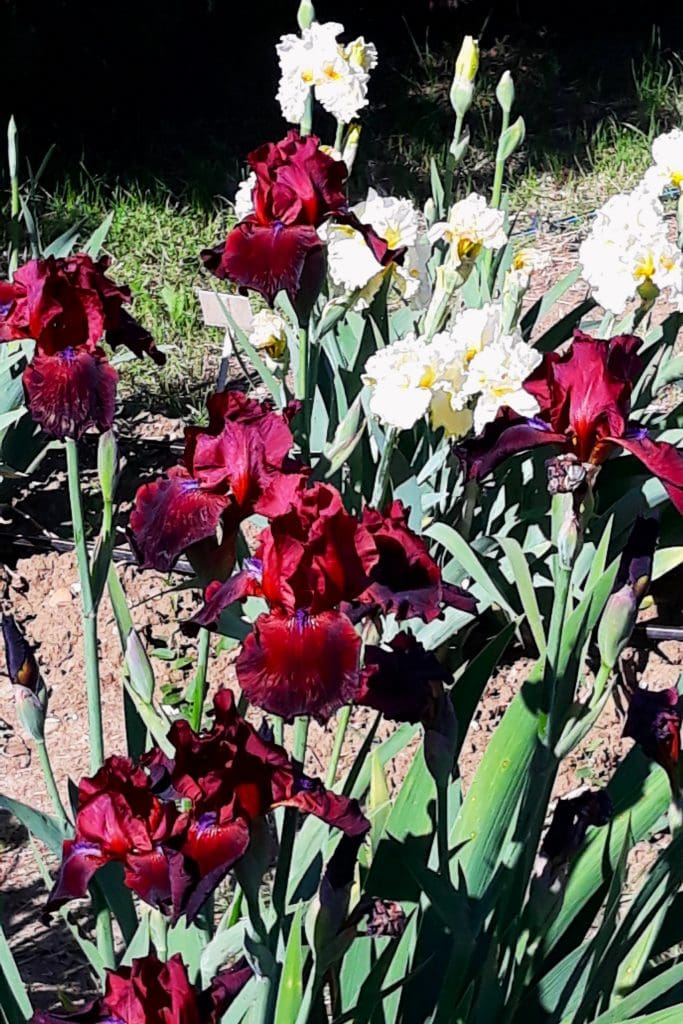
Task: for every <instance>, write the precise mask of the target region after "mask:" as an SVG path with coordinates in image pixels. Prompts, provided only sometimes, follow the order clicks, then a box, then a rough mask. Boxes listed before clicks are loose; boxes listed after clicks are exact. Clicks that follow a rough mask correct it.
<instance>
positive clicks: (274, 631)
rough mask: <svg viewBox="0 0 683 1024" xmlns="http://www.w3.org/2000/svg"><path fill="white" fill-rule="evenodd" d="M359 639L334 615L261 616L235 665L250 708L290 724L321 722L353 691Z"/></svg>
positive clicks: (345, 621) (341, 617)
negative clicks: (309, 719)
mask: <svg viewBox="0 0 683 1024" xmlns="http://www.w3.org/2000/svg"><path fill="white" fill-rule="evenodd" d="M359 654H360V638H359V636H358V634H357V633H356V631H355V630H354V628H353V626H352V625H351V623H350V621H349V620H348V618H347V617H346V616H345V615H342V614H341V613H340V612H332V611H330V612H323V613H321V614H320V615H315V616H307V615H305V614H304V613H297V615H295V616H293V617H289V616H286V615H283V614H277V613H274V614H270V615H261V616H259V618H258V619H257V620H256V622H255V624H254V631H253V633H250V634H249V636H248V637H247V638H246V640H245V642H244V646H243V648H242V651H241V652H240V655H239V657H238V659H237V662H236V669H237V676H238V678H239V681H240V685H241V687H242V689H243V690H244V693H245V694H246V696H247V698H248V699H249V701H250V702H251V703H252V704H256V706H257V707H260V708H263V709H264V710H265V711H268V712H270V713H271V714H273V715H281V716H282V717H283V718H284V719H286V720H287V721H291V719H292V718H294V717H295V716H296V715H313V716H314V717H315V718H317V719H318V720H319V721H325V720H326V719H327V718H329V716H330V715H331V714H332V713H333V712H334V711H335V710H336V709H337V708H339V707H341V706H342V704H348V703H350V702H351V701H352V700H353V699H354V698H355V696H356V693H357V692H358V686H359V674H358V658H359Z"/></svg>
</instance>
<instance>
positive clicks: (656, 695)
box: [624, 686, 681, 799]
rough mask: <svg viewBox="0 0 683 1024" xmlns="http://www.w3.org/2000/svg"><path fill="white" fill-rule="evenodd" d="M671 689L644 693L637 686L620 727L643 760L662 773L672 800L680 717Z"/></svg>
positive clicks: (676, 785)
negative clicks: (659, 768)
mask: <svg viewBox="0 0 683 1024" xmlns="http://www.w3.org/2000/svg"><path fill="white" fill-rule="evenodd" d="M678 702H679V695H678V691H677V690H676V689H675V687H673V686H672V687H670V688H669V689H668V690H645V689H642V688H641V687H637V688H636V689H635V691H634V692H633V694H632V696H631V700H630V703H629V707H628V714H627V716H626V724H625V726H624V736H629V737H630V738H631V739H633V740H635V741H636V743H637V744H638V745H639V746H640V748H641V749H642V751H643V753H644V754H645V756H646V757H649V758H650V759H651V760H652V761H656V762H657V764H658V765H661V767H662V768H663V769H664V770H665V772H666V773H667V775H668V776H669V781H670V782H671V791H672V793H673V795H674V798H676V799H677V798H678V795H679V788H680V787H679V778H678V761H679V757H680V752H681V716H680V713H679V710H678Z"/></svg>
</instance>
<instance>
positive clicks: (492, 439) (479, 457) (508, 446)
mask: <svg viewBox="0 0 683 1024" xmlns="http://www.w3.org/2000/svg"><path fill="white" fill-rule="evenodd" d="M548 444H552V445H560V446H561V447H563V448H565V447H567V445H568V444H569V438H568V437H567V436H566V434H563V433H557V432H556V431H553V430H551V429H550V428H549V427H548V428H546V426H545V424H544V423H543V422H542V421H541V420H531V421H527V420H522V419H520V418H519V417H517V416H515V415H514V414H512V413H511V412H510V410H506V409H504V410H502V413H499V415H498V416H497V417H496V419H495V420H494V421H493V422H492V423H487V424H486V426H485V427H484V430H483V431H482V433H481V434H480V436H479V437H475V438H472V440H470V441H466V442H465V443H464V444H462V445H458V446H457V447H456V448H455V453H456V455H457V456H458V458H459V459H460V462H461V463H462V466H463V469H464V470H465V474H466V476H467V479H468V480H483V479H484V477H486V476H488V474H489V473H492V472H493V470H494V469H495V468H496V467H497V466H500V465H501V463H503V462H505V460H506V459H509V458H511V457H512V456H513V455H518V454H519V453H520V452H526V451H529V450H531V449H532V448H540V447H542V446H543V445H548Z"/></svg>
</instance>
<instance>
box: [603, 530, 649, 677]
mask: <svg viewBox="0 0 683 1024" xmlns="http://www.w3.org/2000/svg"><path fill="white" fill-rule="evenodd" d="M658 532H659V524H658V523H657V520H656V519H645V518H643V517H642V516H638V518H637V519H636V521H635V523H634V524H633V529H632V530H631V535H630V537H629V539H628V543H627V544H626V547H625V548H624V551H623V553H622V556H621V562H620V564H619V572H618V574H617V581H616V589H615V591H614V593H613V594H612V595H611V597H610V598H609V600H608V601H607V604H606V606H605V610H604V612H603V613H602V618H601V620H600V625H599V627H598V648H599V650H600V657H601V658H602V661H603V664H605V665H607V666H608V667H609V668H613V667H614V665H616V663H617V659H618V658H619V656H620V654H621V653H622V651H623V650H624V648H625V647H626V645H627V644H628V641H629V639H630V637H631V633H632V632H633V627H634V626H635V624H636V617H637V615H638V608H639V607H640V603H641V601H642V600H643V598H644V597H645V595H646V593H647V590H648V587H649V585H650V577H651V575H652V560H653V558H654V551H655V545H656V543H657V535H658Z"/></svg>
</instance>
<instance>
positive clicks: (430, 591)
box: [351, 501, 476, 622]
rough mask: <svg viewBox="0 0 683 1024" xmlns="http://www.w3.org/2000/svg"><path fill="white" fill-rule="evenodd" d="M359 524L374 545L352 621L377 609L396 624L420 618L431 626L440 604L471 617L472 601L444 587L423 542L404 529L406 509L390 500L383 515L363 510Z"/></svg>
mask: <svg viewBox="0 0 683 1024" xmlns="http://www.w3.org/2000/svg"><path fill="white" fill-rule="evenodd" d="M362 523H363V526H364V527H365V529H366V530H367V532H368V533H369V534H370V536H371V537H372V540H373V542H374V546H375V550H376V553H377V557H376V558H375V559H374V561H373V564H372V565H368V566H367V570H368V577H369V579H370V585H369V586H368V587H367V589H366V590H365V591H364V592H363V593H362V594H361V595H360V597H359V598H358V600H357V602H354V608H353V611H352V613H351V615H352V618H353V619H354V620H357V619H359V618H361V617H362V616H363V615H364V614H367V613H373V612H375V611H377V610H380V611H382V612H383V613H384V614H385V615H387V614H389V613H390V612H393V613H394V615H395V616H396V618H397V620H398V621H399V622H401V621H402V620H404V619H410V618H421V619H422V620H423V621H424V622H431V621H432V620H433V619H436V618H438V617H439V615H441V614H442V608H443V606H444V605H446V606H448V607H452V608H458V609H460V610H461V611H466V612H471V613H472V614H474V611H475V609H476V601H475V599H474V598H473V597H471V596H470V595H469V594H468V593H466V591H464V590H462V589H461V588H460V587H456V586H454V585H453V584H450V583H444V582H443V580H442V578H441V570H440V569H439V567H438V565H437V564H436V562H435V561H434V559H433V558H432V557H431V555H430V554H429V549H428V547H427V544H426V543H425V541H424V540H423V539H422V537H418V536H417V534H415V533H413V531H412V530H411V529H410V528H409V526H408V510H407V509H405V508H404V507H403V504H402V503H401V502H400V501H394V502H392V504H391V505H390V506H389V508H388V510H387V511H386V512H385V513H384V514H382V513H380V512H378V511H377V510H376V509H374V508H365V509H364V510H363V517H362Z"/></svg>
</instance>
